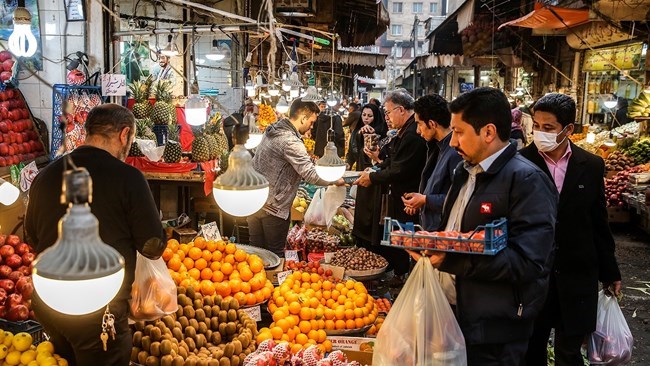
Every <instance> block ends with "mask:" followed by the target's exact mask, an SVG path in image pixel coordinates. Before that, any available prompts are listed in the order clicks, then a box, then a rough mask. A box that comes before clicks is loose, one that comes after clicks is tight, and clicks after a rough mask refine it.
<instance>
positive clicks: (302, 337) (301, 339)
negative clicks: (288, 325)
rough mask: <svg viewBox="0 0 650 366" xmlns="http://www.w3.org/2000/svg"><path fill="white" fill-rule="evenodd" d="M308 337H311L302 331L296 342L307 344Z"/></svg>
mask: <svg viewBox="0 0 650 366" xmlns="http://www.w3.org/2000/svg"><path fill="white" fill-rule="evenodd" d="M308 339H309V338H308V337H307V336H306V335H305V334H303V333H300V334H298V335H296V343H297V344H300V345H305V344H307V340H308Z"/></svg>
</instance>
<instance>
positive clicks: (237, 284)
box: [228, 278, 241, 292]
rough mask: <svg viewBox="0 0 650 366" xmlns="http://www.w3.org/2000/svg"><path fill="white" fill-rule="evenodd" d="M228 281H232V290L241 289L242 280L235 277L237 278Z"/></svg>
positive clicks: (237, 290)
mask: <svg viewBox="0 0 650 366" xmlns="http://www.w3.org/2000/svg"><path fill="white" fill-rule="evenodd" d="M228 282H229V283H230V289H231V290H232V292H239V291H241V280H239V279H237V278H235V279H231V280H230V281H228Z"/></svg>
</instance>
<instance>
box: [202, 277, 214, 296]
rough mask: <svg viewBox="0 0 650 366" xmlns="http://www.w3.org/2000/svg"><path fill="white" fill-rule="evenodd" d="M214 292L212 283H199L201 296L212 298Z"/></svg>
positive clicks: (205, 281)
mask: <svg viewBox="0 0 650 366" xmlns="http://www.w3.org/2000/svg"><path fill="white" fill-rule="evenodd" d="M215 292H216V290H215V288H214V284H213V283H212V281H208V280H203V281H201V294H203V296H212V295H214V293H215Z"/></svg>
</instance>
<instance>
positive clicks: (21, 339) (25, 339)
mask: <svg viewBox="0 0 650 366" xmlns="http://www.w3.org/2000/svg"><path fill="white" fill-rule="evenodd" d="M33 340H34V339H33V338H32V336H31V335H30V334H29V333H25V332H21V333H17V334H16V335H15V336H14V339H13V341H12V342H11V344H13V346H14V348H15V349H16V351H20V352H23V351H27V350H28V349H29V346H31V345H32V341H33ZM24 363H26V362H24Z"/></svg>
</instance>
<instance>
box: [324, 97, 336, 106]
mask: <svg viewBox="0 0 650 366" xmlns="http://www.w3.org/2000/svg"><path fill="white" fill-rule="evenodd" d="M326 103H327V105H328V106H330V107H334V106H335V105H336V104H337V103H338V102H337V101H336V98H334V94H329V95H328V96H327V102H326Z"/></svg>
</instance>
